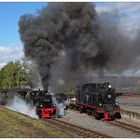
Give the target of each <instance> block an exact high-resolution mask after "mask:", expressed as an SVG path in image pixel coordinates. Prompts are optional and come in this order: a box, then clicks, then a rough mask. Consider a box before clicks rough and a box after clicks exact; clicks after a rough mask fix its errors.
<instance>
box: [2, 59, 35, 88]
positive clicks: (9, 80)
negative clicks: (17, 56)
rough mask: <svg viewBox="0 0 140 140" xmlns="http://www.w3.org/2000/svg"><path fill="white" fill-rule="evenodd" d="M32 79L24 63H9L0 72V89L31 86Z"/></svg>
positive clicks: (27, 65) (28, 67)
mask: <svg viewBox="0 0 140 140" xmlns="http://www.w3.org/2000/svg"><path fill="white" fill-rule="evenodd" d="M32 81H33V77H32V75H31V70H30V66H29V64H27V63H26V62H21V61H15V62H9V63H7V65H5V66H4V67H3V68H2V69H1V70H0V88H1V89H13V88H22V87H26V86H31V85H32Z"/></svg>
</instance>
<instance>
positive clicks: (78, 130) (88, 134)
mask: <svg viewBox="0 0 140 140" xmlns="http://www.w3.org/2000/svg"><path fill="white" fill-rule="evenodd" d="M47 121H48V122H50V123H52V124H55V125H57V126H59V127H60V128H63V129H64V130H68V131H71V132H73V133H75V134H77V135H79V136H82V137H83V138H111V136H108V135H105V134H102V133H99V132H96V131H92V130H89V129H85V128H82V127H79V126H77V125H74V124H71V123H67V122H64V121H61V120H58V119H51V120H47Z"/></svg>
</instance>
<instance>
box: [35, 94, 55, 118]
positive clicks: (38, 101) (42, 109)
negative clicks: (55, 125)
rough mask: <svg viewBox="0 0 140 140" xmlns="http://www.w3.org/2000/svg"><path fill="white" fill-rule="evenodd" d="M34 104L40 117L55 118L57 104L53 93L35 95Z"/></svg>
mask: <svg viewBox="0 0 140 140" xmlns="http://www.w3.org/2000/svg"><path fill="white" fill-rule="evenodd" d="M33 101H34V102H33V104H34V105H35V106H36V114H37V115H38V116H39V118H54V117H55V116H56V105H55V103H54V102H53V95H52V94H50V93H48V92H44V93H43V94H42V93H41V94H38V95H36V96H35V97H34V100H33Z"/></svg>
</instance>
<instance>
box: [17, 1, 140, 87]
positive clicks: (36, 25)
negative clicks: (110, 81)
mask: <svg viewBox="0 0 140 140" xmlns="http://www.w3.org/2000/svg"><path fill="white" fill-rule="evenodd" d="M102 17H105V15H103V14H102V16H101V17H100V16H98V14H97V12H96V10H95V6H94V4H93V3H49V4H48V6H46V7H43V8H42V9H41V10H40V11H38V13H37V15H31V14H25V15H23V16H21V17H20V21H19V33H20V37H21V40H22V42H23V43H24V52H25V56H26V57H28V58H30V59H32V60H34V61H35V62H36V64H37V65H38V71H39V74H40V76H41V80H42V84H43V87H44V88H45V89H47V88H48V86H49V81H50V79H51V75H55V77H54V76H53V80H56V79H57V78H58V77H59V78H60V80H64V82H69V81H76V80H82V76H83V74H84V73H86V72H88V71H90V70H98V71H99V74H100V75H102V74H103V71H104V69H106V70H108V71H113V72H114V71H115V72H116V71H117V72H119V71H122V70H123V69H125V68H127V67H128V66H129V64H130V63H132V62H133V61H134V60H135V58H136V57H134V58H131V57H130V54H131V55H133V56H138V54H139V53H140V49H139V48H138V45H136V46H135V49H134V50H133V48H132V44H134V43H130V42H129V40H128V39H127V38H126V37H124V36H123V35H122V34H121V32H120V31H119V30H118V28H117V26H116V25H112V24H110V21H106V20H104V18H102ZM134 42H136V41H134ZM137 44H139V43H137ZM126 50H128V51H129V52H128V51H127V53H126ZM62 52H63V53H62ZM62 54H63V55H62ZM52 67H53V68H54V69H53V70H52V69H51V68H52ZM57 71H58V72H57ZM59 78H58V79H59Z"/></svg>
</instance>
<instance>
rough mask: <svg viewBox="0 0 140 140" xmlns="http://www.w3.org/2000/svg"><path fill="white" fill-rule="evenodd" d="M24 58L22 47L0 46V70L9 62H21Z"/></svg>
mask: <svg viewBox="0 0 140 140" xmlns="http://www.w3.org/2000/svg"><path fill="white" fill-rule="evenodd" d="M23 57H24V52H23V47H21V46H18V45H14V46H9V47H5V46H0V68H2V67H3V66H4V65H6V64H7V63H8V62H10V61H14V60H21V58H23Z"/></svg>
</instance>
